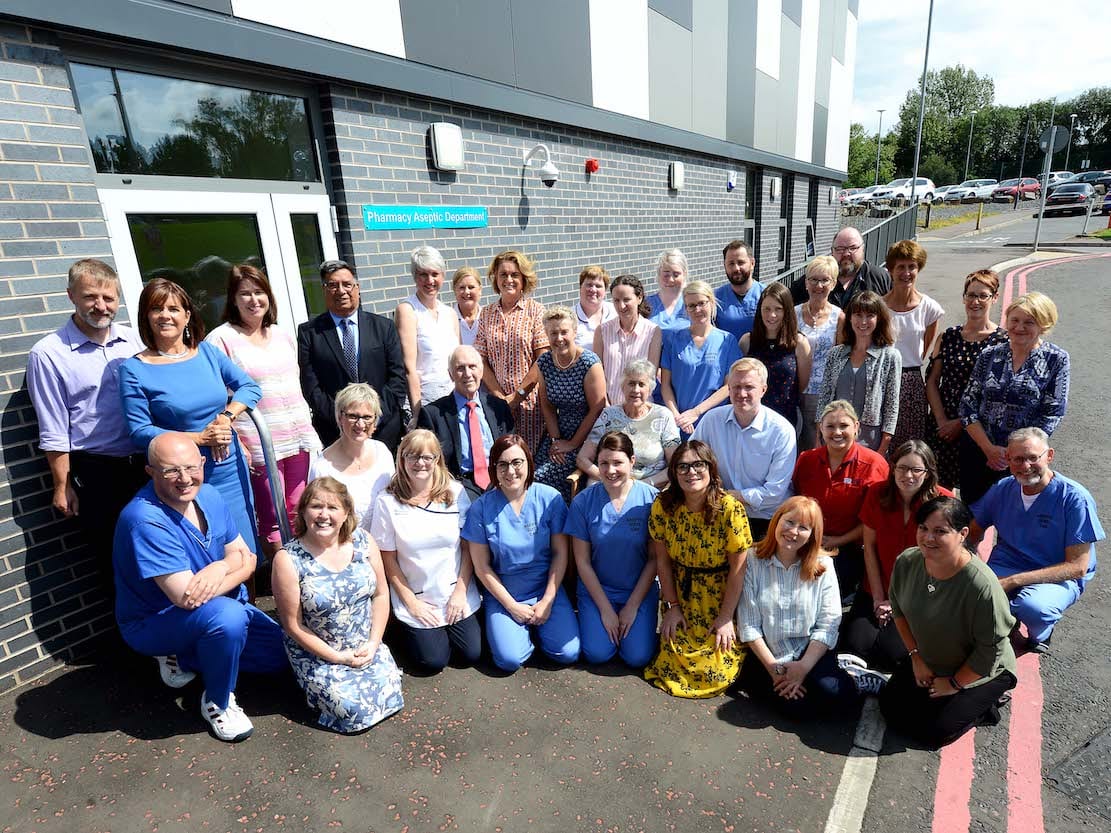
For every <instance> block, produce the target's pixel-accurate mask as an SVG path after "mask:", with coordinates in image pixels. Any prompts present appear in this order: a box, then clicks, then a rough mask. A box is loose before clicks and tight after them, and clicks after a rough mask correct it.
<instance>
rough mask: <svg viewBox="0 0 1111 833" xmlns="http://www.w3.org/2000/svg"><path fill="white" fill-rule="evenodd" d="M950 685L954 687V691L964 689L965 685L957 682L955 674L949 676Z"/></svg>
mask: <svg viewBox="0 0 1111 833" xmlns="http://www.w3.org/2000/svg"><path fill="white" fill-rule="evenodd" d="M949 685H951V686H952V687H953V690H954V691H964V686H963V685H961V684H960V683H958V682H957V677H956V675H955V674H954V675H953V676H952V677H950V678H949Z"/></svg>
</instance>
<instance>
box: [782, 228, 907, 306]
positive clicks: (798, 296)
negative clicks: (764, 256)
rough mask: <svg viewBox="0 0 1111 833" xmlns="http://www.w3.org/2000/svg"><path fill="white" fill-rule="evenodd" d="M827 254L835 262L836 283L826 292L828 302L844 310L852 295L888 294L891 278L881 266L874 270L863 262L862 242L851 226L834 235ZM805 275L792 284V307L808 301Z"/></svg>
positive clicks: (862, 239) (874, 267)
mask: <svg viewBox="0 0 1111 833" xmlns="http://www.w3.org/2000/svg"><path fill="white" fill-rule="evenodd" d="M830 254H832V255H833V258H834V260H836V261H837V281H836V282H835V283H834V284H833V289H831V290H830V291H829V302H830V303H831V304H833V305H834V306H838V307H841V309H846V308H847V307H848V305H849V302H850V301H851V300H852V299H853V297H854V296H855V295H858V294H859V293H861V292H863V291H864V290H866V289H867V290H869V291H871V292H875V293H876V294H877V295H879V296H880V297H883V296H884V295H886V294H887V293H888V292H890V291H891V276H890V275H888V274H887V270H886V269H884V268H883V266H873V265H872V264H871V263H867V262H865V260H864V238H863V237H861V236H860V232H859V231H857V230H856V229H855V228H853V227H852V226H846V227H845V228H843V229H841V231H839V232H837V236H836V237H834V238H833V245H832V246H831V247H830ZM809 297H810V296H809V293H807V291H806V275H801V276H800V277H798V278H797V279H795V282H794V283H792V284H791V298H792V300H793V301H794V302H795V305H796V306H797V305H798V304H801V303H804V302H805V301H807V300H808V299H809Z"/></svg>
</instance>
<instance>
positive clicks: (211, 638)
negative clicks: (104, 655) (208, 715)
mask: <svg viewBox="0 0 1111 833" xmlns="http://www.w3.org/2000/svg"><path fill="white" fill-rule="evenodd" d="M122 632H123V638H124V640H125V641H126V642H127V644H128V645H130V646H131V647H132V648H134V649H135V650H136V651H138V652H139V653H140V654H146V655H147V656H152V657H153V656H164V655H166V654H176V655H177V659H178V663H179V664H180V665H181V667H182V668H184V669H186V670H187V671H199V672H200V675H201V677H202V678H203V679H204V686H205V692H206V696H207V698H208V700H209V701H210V702H212V703H215V704H216V705H217V706H219V707H220V708H222V709H224V708H227V705H228V695H229V694H230V693H231V692H232V691H234V690H235V682H236V680H237V679H238V677H239V669H240V668H242V669H243V670H244V671H247V672H248V673H255V674H276V673H279V672H281V671H284V670H285V669H287V668H289V660H287V659H286V655H285V648H284V646H283V645H282V629H281V627H279V625H278V623H277V622H275V621H274V620H273V619H271V618H270V617H269V616H267V615H266V614H265V613H263V612H262V611H261V610H259V609H258V608H257V607H255V606H254V605H251V604H241V603H240V602H237V601H236V600H235V599H231V598H228V597H227V596H217V597H216V598H214V599H211V600H210V601H208V602H206V603H205V604H203V605H201V606H200V607H198V608H197V609H196V610H185V609H184V608H180V607H169V608H167V609H165V610H163V611H162V612H161V613H158V614H157V615H155V616H151V617H148V618H147V619H144V620H143V621H141V622H131V623H129V624H127V625H125V626H124V627H123V629H122Z"/></svg>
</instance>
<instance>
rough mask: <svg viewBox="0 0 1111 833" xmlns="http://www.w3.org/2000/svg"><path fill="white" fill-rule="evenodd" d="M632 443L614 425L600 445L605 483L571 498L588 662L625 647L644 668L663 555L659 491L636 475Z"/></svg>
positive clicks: (624, 654)
mask: <svg viewBox="0 0 1111 833" xmlns="http://www.w3.org/2000/svg"><path fill="white" fill-rule="evenodd" d="M635 460H636V456H635V455H634V454H633V441H632V439H630V438H629V435H628V434H623V433H622V432H620V431H611V432H609V433H608V434H606V435H605V436H603V437H602V439H601V441H599V443H598V460H597V464H598V474H599V475H600V476H601V482H598V483H595V484H594V485H593V486H590V487H589V488H587V489H585V490H584V491H582V492H580V493H579V494H578V495H577V496H576V497H575V499H574V500H573V501H571V510H570V512H569V513H568V516H567V526H566V531H567V534H568V535H569V536H570V537H571V548H572V550H573V551H574V554H575V566H576V567H577V568H578V571H579V592H578V599H579V632H580V633H581V634H582V652H583V657H584V658H585V659H586V661H587V662H607V661H609V660H610V659H612V658H613V655H614V654H617V653H619V654H620V656H621V659H622V660H624V662H625V664H626V665H629V666H630V667H632V668H637V669H640V668H643V667H644V666H646V665H647V664H648V663H649V661H650V660H651V659H652V656H653V654H655V652H656V608H657V606H658V604H659V598H660V591H659V587H658V585H657V584H656V560H655V558H653V557H650V555H649V553H648V515H649V513H650V512H651V511H652V501H653V500H655V499H656V495H657V494H658V490H657V489H656V488H655V487H653V486H650V485H648V484H647V483H645V482H643V481H640V480H634V479H633V477H632V471H633V462H634V461H635Z"/></svg>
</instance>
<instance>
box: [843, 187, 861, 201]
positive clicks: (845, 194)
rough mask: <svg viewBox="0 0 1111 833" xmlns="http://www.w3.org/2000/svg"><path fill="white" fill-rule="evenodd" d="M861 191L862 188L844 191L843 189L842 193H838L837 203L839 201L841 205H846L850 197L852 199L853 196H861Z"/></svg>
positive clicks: (845, 189)
mask: <svg viewBox="0 0 1111 833" xmlns="http://www.w3.org/2000/svg"><path fill="white" fill-rule="evenodd" d="M861 190H862V189H860V188H842V189H841V190H840V191H839V192H838V193H837V201H838V202H839V203H841V205H844V204H845V201H846V200H847V199H848V198H849V197H851V196H852V195H853V194H859V193H860V192H861Z"/></svg>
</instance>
